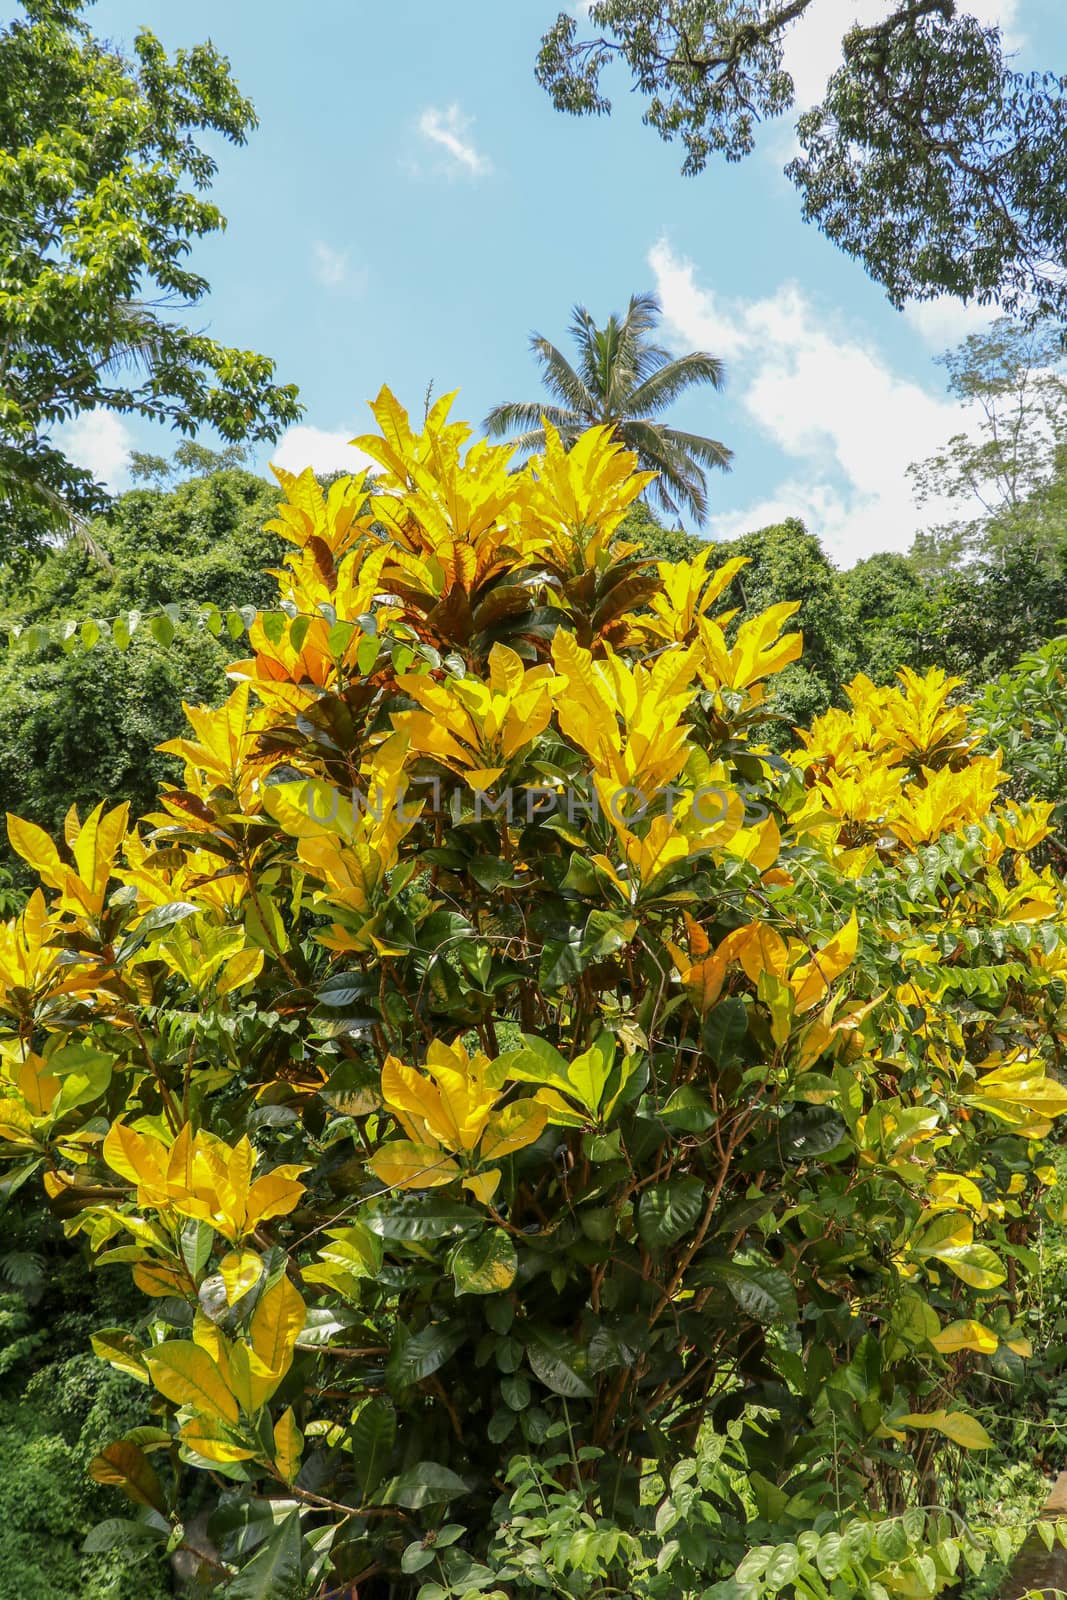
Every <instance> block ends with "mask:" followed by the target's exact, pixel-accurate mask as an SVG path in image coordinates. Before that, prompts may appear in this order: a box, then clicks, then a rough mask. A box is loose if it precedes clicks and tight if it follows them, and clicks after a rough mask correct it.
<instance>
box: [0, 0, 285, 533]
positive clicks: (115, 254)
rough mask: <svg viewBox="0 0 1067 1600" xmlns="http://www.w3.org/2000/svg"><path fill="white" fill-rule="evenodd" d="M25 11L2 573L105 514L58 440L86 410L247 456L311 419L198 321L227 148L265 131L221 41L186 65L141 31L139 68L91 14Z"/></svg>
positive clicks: (263, 367) (66, 3) (10, 100)
mask: <svg viewBox="0 0 1067 1600" xmlns="http://www.w3.org/2000/svg"><path fill="white" fill-rule="evenodd" d="M23 9H24V11H25V17H24V18H23V19H18V20H15V21H13V22H11V23H9V24H8V25H7V26H6V27H5V28H3V29H2V30H0V152H2V154H0V261H2V263H3V265H2V268H0V560H3V559H8V560H10V559H12V558H16V557H17V556H18V554H19V553H20V552H25V551H27V550H32V549H35V548H38V547H40V545H41V543H42V542H43V541H44V540H45V539H47V537H48V536H49V535H52V534H55V533H56V532H57V530H59V531H62V530H65V529H66V528H68V527H69V525H70V523H71V520H72V519H74V520H75V521H78V520H81V521H84V519H85V518H87V517H88V516H90V515H91V514H93V513H94V512H96V511H98V510H99V509H100V508H101V506H102V504H103V503H104V500H105V498H106V497H105V494H104V490H103V488H102V486H101V485H100V484H99V483H98V482H97V481H96V480H95V479H94V477H93V475H92V473H91V472H90V471H88V470H87V469H86V468H84V467H79V466H76V465H75V464H74V463H73V462H72V461H70V460H69V459H68V457H67V456H66V455H65V454H64V451H63V449H62V448H61V447H60V446H59V445H58V444H57V443H56V442H55V439H54V432H55V429H56V427H57V425H58V424H60V423H62V422H64V421H66V420H68V419H70V418H72V417H75V416H77V415H78V414H79V413H82V412H86V411H93V410H96V409H98V408H100V407H107V408H110V409H111V410H112V411H116V412H119V413H122V414H132V415H137V416H140V417H145V418H149V419H153V420H155V421H160V422H165V423H169V424H170V425H171V426H173V427H175V428H177V429H179V430H180V431H181V432H184V433H193V432H195V431H196V429H197V428H198V427H200V426H204V425H207V426H210V427H212V428H214V429H215V430H216V431H217V432H218V433H219V434H221V435H222V437H223V438H224V439H226V440H230V441H233V440H242V439H253V440H256V439H273V438H276V437H277V436H278V434H279V433H280V432H281V430H282V429H283V428H284V427H285V426H287V425H288V424H289V423H290V422H292V421H293V420H295V418H296V417H297V416H298V415H299V412H300V407H299V406H298V404H297V398H296V389H295V387H294V386H293V385H291V384H282V385H280V384H278V383H276V382H275V379H274V363H273V361H271V360H270V359H269V358H268V357H266V356H262V355H258V354H256V353H254V352H253V351H248V350H239V349H234V348H230V347H228V346H226V345H223V344H221V343H219V342H218V341H217V340H215V339H213V338H209V337H208V336H207V335H206V334H205V333H203V332H200V331H197V330H196V329H194V328H193V327H191V326H189V324H188V323H187V321H186V320H185V315H184V314H185V313H187V312H188V310H189V309H190V308H192V307H194V306H196V305H197V303H198V302H199V301H201V300H202V299H203V298H204V296H205V294H206V293H207V290H208V283H207V280H206V279H205V278H204V277H203V276H202V275H201V274H200V273H199V272H198V271H196V270H195V268H194V266H193V265H192V263H191V261H190V252H191V250H192V247H193V246H194V244H195V243H196V241H198V240H200V239H203V238H204V237H206V236H208V235H210V234H212V233H215V232H217V231H218V230H219V229H221V228H222V227H223V226H224V225H225V218H224V217H223V215H222V213H221V212H220V211H219V209H218V207H217V206H215V205H214V204H212V203H211V201H210V200H208V199H207V198H206V191H207V190H208V189H209V188H210V187H211V182H212V179H213V177H214V175H215V172H216V161H215V158H214V156H213V155H212V154H211V151H210V140H211V138H212V137H213V136H219V137H221V138H222V139H225V140H227V141H228V142H229V143H231V144H237V145H239V144H243V143H244V141H245V139H246V137H247V135H248V133H249V131H250V130H251V129H252V128H253V127H254V126H255V122H256V117H255V112H254V110H253V107H252V105H251V103H250V101H248V100H247V99H246V98H245V97H244V96H243V95H242V94H241V93H240V91H239V90H238V88H237V85H236V84H235V83H234V81H233V78H232V77H231V74H230V68H229V64H228V62H227V61H226V59H225V58H224V57H223V56H221V55H220V54H219V53H218V52H217V51H216V50H215V48H214V47H213V46H212V45H210V44H203V45H197V46H196V47H195V48H193V49H191V50H179V51H177V52H176V54H175V55H174V56H173V57H169V56H168V55H167V54H166V52H165V51H164V49H163V47H162V45H161V44H160V43H159V41H158V39H156V38H155V37H154V36H153V35H152V34H151V33H148V32H145V31H142V32H141V33H139V34H138V35H137V39H136V41H135V44H134V48H133V58H132V59H130V60H127V59H124V58H123V57H122V56H121V55H120V54H119V53H118V52H117V51H116V50H115V49H114V48H113V47H112V46H111V45H109V44H106V43H103V42H101V41H100V40H98V39H96V38H94V37H93V35H92V34H91V32H90V31H89V29H88V27H87V26H86V24H85V22H84V21H83V20H82V12H83V10H84V5H83V4H82V3H81V0H28V3H27V4H26V5H25V6H24V8H23ZM201 134H204V135H208V139H207V140H201V139H199V137H198V136H199V135H201Z"/></svg>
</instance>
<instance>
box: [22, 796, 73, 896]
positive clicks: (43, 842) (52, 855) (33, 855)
mask: <svg viewBox="0 0 1067 1600" xmlns="http://www.w3.org/2000/svg"><path fill="white" fill-rule="evenodd" d="M7 836H8V838H9V839H10V840H11V848H12V849H13V850H14V851H16V852H17V854H19V855H20V856H21V857H22V859H23V861H26V862H28V863H29V865H30V866H31V867H32V868H33V870H34V872H36V873H38V874H39V875H40V877H42V878H43V879H44V881H45V883H47V884H48V886H49V888H51V889H62V888H63V885H64V884H65V883H66V881H67V868H66V867H65V866H64V865H63V862H62V861H61V859H60V855H59V851H58V850H57V849H56V847H55V845H54V844H53V843H52V840H51V839H50V838H49V837H48V835H47V833H45V831H44V829H43V828H38V827H37V826H36V824H35V823H33V822H25V821H23V819H22V817H16V816H13V815H12V813H11V812H10V811H9V812H8V813H7Z"/></svg>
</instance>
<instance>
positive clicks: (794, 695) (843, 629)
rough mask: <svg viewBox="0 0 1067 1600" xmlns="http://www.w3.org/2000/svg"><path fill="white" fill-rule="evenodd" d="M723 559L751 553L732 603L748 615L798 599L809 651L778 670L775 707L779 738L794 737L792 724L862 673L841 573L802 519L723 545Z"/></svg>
mask: <svg viewBox="0 0 1067 1600" xmlns="http://www.w3.org/2000/svg"><path fill="white" fill-rule="evenodd" d="M715 557H716V560H721V561H724V562H725V561H729V560H733V559H734V558H736V557H743V558H744V561H745V566H744V567H742V569H741V571H740V572H739V573H738V575H737V577H736V578H735V579H734V582H733V584H732V585H731V587H730V589H728V590H727V593H726V597H725V598H726V600H727V601H729V602H730V603H731V604H733V605H739V606H740V607H741V610H742V615H743V616H753V615H756V614H758V613H759V612H761V611H764V610H766V609H767V607H768V606H774V605H781V604H783V603H785V602H787V601H792V602H796V603H797V606H798V609H797V613H796V618H795V621H796V625H797V626H798V627H799V628H800V629H801V631H802V634H803V638H804V655H803V658H802V659H801V660H800V661H796V662H791V663H790V664H789V665H788V666H787V667H786V668H785V669H784V670H783V671H782V672H781V673H779V674H777V675H776V678H775V684H774V693H773V698H772V704H773V706H774V709H775V711H776V713H777V714H778V716H779V717H780V718H781V719H782V720H781V723H780V725H779V727H778V731H777V734H775V735H772V736H773V737H775V739H776V742H781V741H783V740H784V741H785V742H787V743H790V742H791V741H792V733H791V730H792V728H794V727H796V726H797V725H801V724H802V725H806V724H807V723H809V722H810V721H811V719H812V718H813V717H815V716H818V715H819V714H820V713H821V712H823V711H825V710H826V709H827V707H828V706H829V705H831V704H833V703H835V702H836V701H837V700H838V699H839V697H840V691H841V687H842V685H843V684H844V683H845V681H846V679H847V678H849V677H850V676H851V673H852V671H853V670H854V658H853V655H852V641H851V639H850V636H849V632H848V625H847V619H846V615H845V611H844V608H843V606H842V602H841V596H840V592H839V587H838V584H839V574H838V573H837V571H836V569H835V567H834V565H833V563H832V562H831V561H830V559H829V557H828V556H827V555H826V553H825V551H824V550H823V548H822V545H821V544H820V543H819V541H818V539H817V538H816V536H815V535H814V534H812V533H809V532H808V531H807V529H806V528H805V527H804V524H803V523H802V522H801V521H799V520H798V519H797V518H795V517H790V518H787V520H786V521H785V522H781V523H776V524H773V525H772V526H771V527H768V528H761V529H759V530H758V531H757V532H755V533H747V534H744V535H743V536H742V537H741V538H739V539H731V540H727V541H723V542H722V543H719V544H717V545H716V546H715Z"/></svg>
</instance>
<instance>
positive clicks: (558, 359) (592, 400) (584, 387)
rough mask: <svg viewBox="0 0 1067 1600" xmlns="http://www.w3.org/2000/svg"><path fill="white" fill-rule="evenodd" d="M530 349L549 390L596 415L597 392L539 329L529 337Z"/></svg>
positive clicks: (574, 407)
mask: <svg viewBox="0 0 1067 1600" xmlns="http://www.w3.org/2000/svg"><path fill="white" fill-rule="evenodd" d="M530 349H531V350H532V351H533V353H534V355H535V356H536V357H537V359H538V361H539V362H540V364H541V377H542V381H543V382H544V385H545V388H546V389H547V390H548V391H549V393H550V394H552V395H555V397H556V399H557V400H559V401H560V402H561V403H562V404H563V405H565V406H569V407H570V408H571V410H573V411H579V412H581V413H582V415H583V416H588V417H594V416H596V414H597V403H596V394H595V392H594V391H593V390H591V389H590V388H589V386H588V384H587V383H586V382H584V381H583V379H582V377H580V376H579V374H578V373H577V372H576V371H575V369H574V368H573V367H572V366H571V364H570V362H569V361H568V360H567V358H566V356H565V355H564V354H563V352H562V350H559V349H557V347H556V346H555V345H554V344H553V343H552V341H551V340H550V339H545V338H543V337H542V336H541V334H539V333H535V334H534V336H533V338H532V339H531V340H530Z"/></svg>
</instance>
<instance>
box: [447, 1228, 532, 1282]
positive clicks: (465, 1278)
mask: <svg viewBox="0 0 1067 1600" xmlns="http://www.w3.org/2000/svg"><path fill="white" fill-rule="evenodd" d="M518 1266H519V1258H518V1256H517V1255H516V1253H515V1246H514V1245H513V1244H512V1242H511V1240H510V1239H509V1238H508V1236H507V1234H506V1233H505V1232H504V1230H503V1228H490V1229H489V1231H488V1232H486V1233H483V1234H481V1235H480V1236H479V1237H478V1238H475V1239H465V1240H464V1241H463V1243H462V1244H461V1245H460V1246H459V1248H458V1249H457V1250H456V1253H455V1255H454V1256H453V1257H452V1277H453V1279H454V1280H455V1285H456V1293H457V1294H503V1292H504V1290H505V1289H510V1288H511V1285H512V1284H513V1283H514V1281H515V1274H516V1272H517V1271H518Z"/></svg>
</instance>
